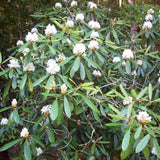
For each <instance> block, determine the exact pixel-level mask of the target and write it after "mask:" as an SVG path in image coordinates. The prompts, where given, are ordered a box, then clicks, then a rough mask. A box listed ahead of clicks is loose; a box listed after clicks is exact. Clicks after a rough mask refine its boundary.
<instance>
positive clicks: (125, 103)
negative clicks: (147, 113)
mask: <svg viewBox="0 0 160 160" xmlns="http://www.w3.org/2000/svg"><path fill="white" fill-rule="evenodd" d="M132 99H133V97H130V96H129V97H125V99H124V100H123V105H128V104H130V103H132Z"/></svg>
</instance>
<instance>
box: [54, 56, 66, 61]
mask: <svg viewBox="0 0 160 160" xmlns="http://www.w3.org/2000/svg"><path fill="white" fill-rule="evenodd" d="M65 59H66V57H65V56H64V55H60V54H59V55H58V58H56V62H62V61H64V60H65Z"/></svg>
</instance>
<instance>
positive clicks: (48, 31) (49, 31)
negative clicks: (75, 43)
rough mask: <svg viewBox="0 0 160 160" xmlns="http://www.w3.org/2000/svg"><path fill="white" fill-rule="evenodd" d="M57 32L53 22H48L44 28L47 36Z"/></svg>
mask: <svg viewBox="0 0 160 160" xmlns="http://www.w3.org/2000/svg"><path fill="white" fill-rule="evenodd" d="M56 33H57V30H56V27H55V26H54V24H52V25H51V24H48V25H47V27H46V29H45V34H46V35H47V36H52V35H55V34H56Z"/></svg>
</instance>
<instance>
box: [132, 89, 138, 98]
mask: <svg viewBox="0 0 160 160" xmlns="http://www.w3.org/2000/svg"><path fill="white" fill-rule="evenodd" d="M131 94H132V95H133V97H134V98H136V97H137V93H136V91H135V90H134V89H132V90H131Z"/></svg>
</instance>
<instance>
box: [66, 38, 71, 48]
mask: <svg viewBox="0 0 160 160" xmlns="http://www.w3.org/2000/svg"><path fill="white" fill-rule="evenodd" d="M66 40H67V43H68V44H69V45H70V46H71V45H72V42H71V40H70V39H69V38H67V39H66Z"/></svg>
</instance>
